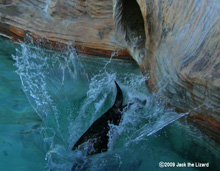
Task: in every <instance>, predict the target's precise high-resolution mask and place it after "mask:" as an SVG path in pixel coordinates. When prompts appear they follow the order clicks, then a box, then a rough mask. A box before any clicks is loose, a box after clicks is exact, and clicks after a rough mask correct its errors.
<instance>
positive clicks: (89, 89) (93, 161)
mask: <svg viewBox="0 0 220 171" xmlns="http://www.w3.org/2000/svg"><path fill="white" fill-rule="evenodd" d="M13 58H14V59H15V60H16V64H15V65H16V67H17V68H18V69H17V73H18V75H19V76H20V79H21V82H22V88H23V90H24V92H25V94H26V96H27V97H28V100H29V102H30V104H31V105H32V107H33V108H34V110H35V111H36V112H37V114H38V115H39V116H40V118H41V119H42V121H43V122H44V126H43V130H42V132H43V135H44V143H45V144H46V145H45V146H46V149H47V150H46V151H47V153H46V155H45V159H46V160H47V169H48V170H70V169H71V168H72V167H73V168H74V169H75V170H84V169H86V170H113V169H114V170H127V169H130V170H138V169H139V170H143V169H146V168H148V169H150V168H151V169H159V168H158V162H159V161H160V160H164V161H178V162H181V161H184V159H185V160H188V161H189V160H191V159H190V158H188V159H186V158H185V156H181V155H179V154H177V153H176V152H175V150H174V149H172V146H171V145H170V144H171V143H170V137H169V136H167V132H169V131H167V130H169V129H168V128H166V127H167V126H168V127H170V126H171V125H178V124H176V122H174V121H177V120H178V119H179V118H181V117H182V116H184V115H186V114H177V113H176V112H174V109H172V108H170V107H167V106H166V105H165V104H164V103H163V102H161V101H160V100H158V99H157V97H156V96H155V95H154V94H150V93H149V92H148V90H147V88H146V86H145V81H146V79H147V78H145V77H144V76H143V75H142V74H141V72H140V70H139V69H138V67H137V65H135V64H133V63H131V62H125V61H120V60H115V59H110V61H108V60H107V59H95V58H92V59H89V58H85V57H78V56H77V55H76V52H75V51H74V49H72V48H71V47H70V48H69V49H68V51H65V52H53V51H46V50H43V49H40V48H38V47H32V46H29V45H24V44H22V45H21V50H17V54H16V55H14V56H13ZM114 80H116V81H117V82H118V84H119V86H120V87H121V89H122V91H123V95H124V104H128V103H130V102H135V103H134V104H133V105H131V107H130V108H129V109H128V110H126V111H125V112H124V114H123V118H122V121H121V123H120V124H119V126H115V125H111V130H110V132H109V134H108V135H109V137H110V140H109V144H108V147H109V150H108V152H106V153H102V154H98V155H94V156H90V157H85V156H84V155H83V152H80V151H71V148H72V146H73V144H74V143H75V142H76V141H77V140H78V138H79V137H80V136H81V135H82V134H83V133H84V132H85V131H86V130H87V129H88V127H89V126H90V125H91V124H92V123H93V122H94V121H95V120H96V119H97V118H99V117H100V116H101V115H102V114H103V113H104V112H105V111H106V110H108V109H109V108H110V107H111V106H112V104H113V103H114V100H115V95H116V87H115V83H114ZM136 99H139V100H140V101H143V100H146V104H145V105H143V104H141V103H140V102H139V101H137V100H136ZM178 123H179V122H178ZM177 127H180V126H177ZM172 129H173V128H172ZM174 129H175V128H174ZM188 136H190V135H188ZM200 139H203V136H202V138H200ZM165 140H167V143H164V141H165Z"/></svg>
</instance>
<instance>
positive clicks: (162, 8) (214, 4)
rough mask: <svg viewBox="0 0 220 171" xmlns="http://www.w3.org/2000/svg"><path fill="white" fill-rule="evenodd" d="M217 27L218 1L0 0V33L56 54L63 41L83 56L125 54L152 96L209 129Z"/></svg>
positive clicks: (219, 116)
mask: <svg viewBox="0 0 220 171" xmlns="http://www.w3.org/2000/svg"><path fill="white" fill-rule="evenodd" d="M219 25H220V1H218V0H212V1H209V0H203V1H201V0H189V1H177V0H36V1H31V0H26V1H23V0H0V33H1V34H2V35H4V36H6V37H9V38H11V39H14V40H17V41H18V40H19V41H24V40H25V41H33V42H35V43H38V40H39V39H41V40H44V41H45V42H46V43H44V45H45V46H48V47H54V48H56V49H57V48H60V47H61V48H62V47H63V46H65V45H66V44H67V43H71V44H72V45H73V46H75V47H76V49H77V50H78V51H79V52H81V53H85V54H90V55H102V56H110V55H111V53H112V52H114V51H116V52H118V58H121V59H125V58H126V59H129V54H130V55H131V56H132V57H133V59H134V60H135V61H136V62H137V63H138V65H139V66H140V67H141V69H142V71H143V73H144V74H149V76H150V77H149V78H150V79H149V82H148V85H149V87H150V88H151V89H152V90H153V91H157V92H158V94H159V95H160V96H161V97H162V98H164V99H166V100H167V101H168V103H169V104H171V105H173V106H176V107H177V108H178V109H179V110H180V111H188V110H190V113H191V115H190V116H189V117H191V118H193V119H196V120H197V121H198V122H199V123H200V124H203V125H204V126H207V127H208V128H211V129H212V128H213V129H212V130H214V129H215V130H217V131H220V28H219ZM128 53H129V54H128Z"/></svg>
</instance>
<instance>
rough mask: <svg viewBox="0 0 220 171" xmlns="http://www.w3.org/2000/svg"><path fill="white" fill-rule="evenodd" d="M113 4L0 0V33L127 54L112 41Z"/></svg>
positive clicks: (97, 0)
mask: <svg viewBox="0 0 220 171" xmlns="http://www.w3.org/2000/svg"><path fill="white" fill-rule="evenodd" d="M112 8H113V7H112V1H111V0H108V1H106V0H25V1H23V0H0V33H1V34H3V35H5V36H7V37H10V38H12V39H14V40H24V39H25V40H26V41H28V39H30V37H31V38H33V40H34V41H36V40H37V39H39V38H41V39H44V40H46V41H47V45H48V46H50V45H52V46H51V47H54V46H56V42H58V43H59V45H57V46H56V48H59V47H62V46H65V44H66V43H72V44H73V46H75V47H76V48H77V49H78V50H79V51H80V52H84V53H86V54H91V55H107V56H111V53H112V52H113V51H117V52H118V54H119V56H121V58H122V57H123V56H124V57H128V56H129V55H128V53H127V52H126V51H123V47H122V46H121V45H120V44H117V41H115V37H114V33H115V31H114V30H115V29H114V22H113V17H112V13H113V11H112ZM27 35H29V36H27ZM45 46H46V43H45ZM128 58H129V57H128ZM130 59H131V58H130Z"/></svg>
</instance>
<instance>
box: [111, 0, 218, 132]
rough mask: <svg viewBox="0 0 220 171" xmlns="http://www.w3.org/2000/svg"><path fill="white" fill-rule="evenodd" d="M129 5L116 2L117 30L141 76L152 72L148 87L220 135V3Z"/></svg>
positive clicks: (193, 0)
mask: <svg viewBox="0 0 220 171" xmlns="http://www.w3.org/2000/svg"><path fill="white" fill-rule="evenodd" d="M129 3H130V4H129ZM129 3H128V1H126V0H115V1H114V4H115V5H114V20H115V24H116V29H117V32H118V35H122V36H121V39H123V40H124V42H125V43H126V45H127V47H128V49H129V51H130V53H131V55H132V56H133V58H134V59H135V60H136V61H137V62H138V64H139V65H140V66H141V68H142V70H143V71H144V72H147V73H148V72H150V81H149V86H150V87H151V88H152V89H154V90H156V91H158V92H159V93H160V94H161V96H162V97H164V98H166V99H167V100H168V101H169V103H170V104H172V105H174V106H177V107H178V108H179V109H182V110H186V109H191V110H192V112H191V113H194V114H195V113H197V115H194V118H197V119H198V120H201V118H203V119H202V120H205V121H209V122H210V123H211V124H215V125H216V126H217V127H218V129H219V130H220V127H219V124H218V123H220V1H208V0H204V1H200V0H189V1H174V0H173V1H172V0H164V1H163V0H155V1H152V0H137V1H135V0H130V1H129ZM135 4H136V6H137V4H138V5H139V6H137V7H135V8H136V9H134V8H132V7H134V6H135ZM138 8H139V12H140V13H141V14H142V15H141V16H140V15H139V12H138ZM134 14H136V15H135V16H136V17H134ZM129 15H130V18H129V17H128V16H129ZM132 17H133V18H132ZM130 19H132V20H135V21H137V22H136V23H135V22H133V23H132V22H131V21H129V20H130ZM141 20H142V21H141ZM142 23H144V24H142ZM137 25H139V27H138V31H137V30H136V29H134V27H137ZM121 39H120V41H121ZM131 40H132V41H131ZM135 40H137V41H136V42H135ZM134 42H135V43H134ZM143 46H144V47H145V48H144V50H143ZM216 121H217V122H218V123H216Z"/></svg>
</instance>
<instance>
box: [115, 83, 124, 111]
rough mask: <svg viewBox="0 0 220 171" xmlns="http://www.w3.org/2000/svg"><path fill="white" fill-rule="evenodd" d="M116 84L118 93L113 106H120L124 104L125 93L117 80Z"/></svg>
mask: <svg viewBox="0 0 220 171" xmlns="http://www.w3.org/2000/svg"><path fill="white" fill-rule="evenodd" d="M115 85H116V88H117V94H116V98H115V103H114V106H113V107H116V108H120V107H121V106H122V104H123V94H122V91H121V88H120V87H119V85H118V83H117V82H116V81H115Z"/></svg>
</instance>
